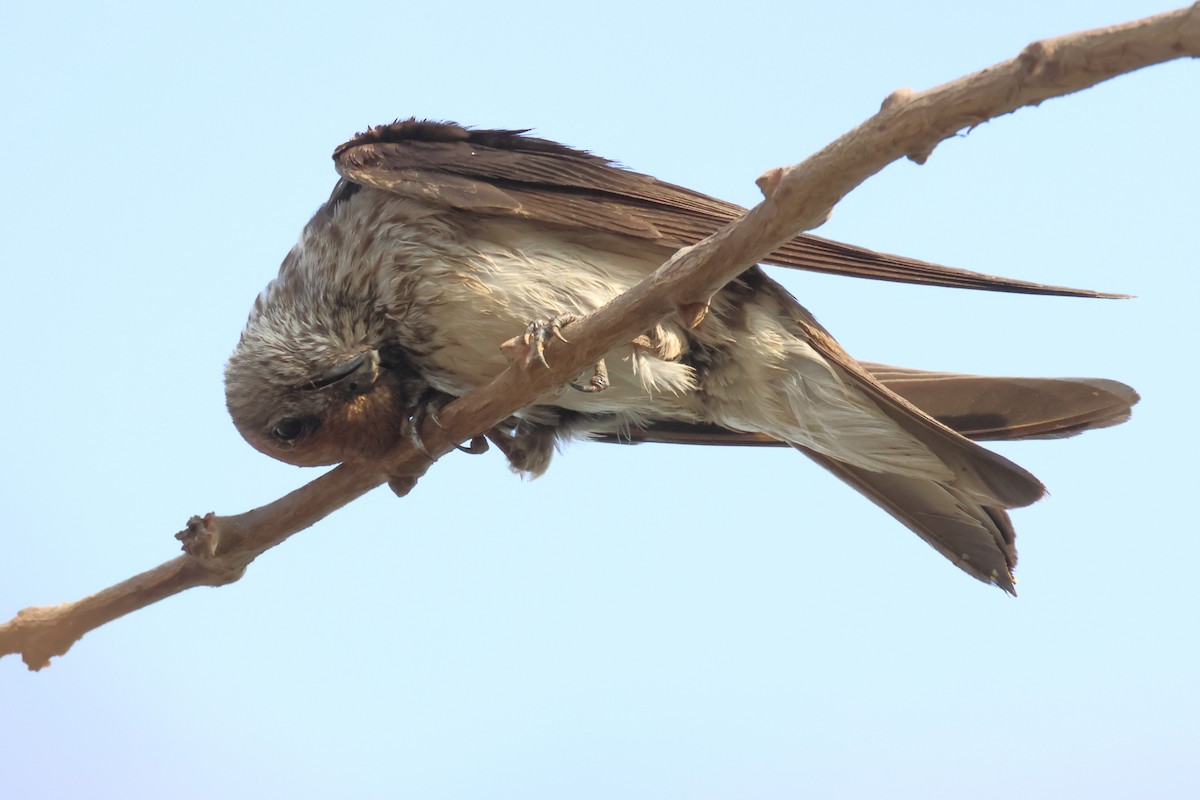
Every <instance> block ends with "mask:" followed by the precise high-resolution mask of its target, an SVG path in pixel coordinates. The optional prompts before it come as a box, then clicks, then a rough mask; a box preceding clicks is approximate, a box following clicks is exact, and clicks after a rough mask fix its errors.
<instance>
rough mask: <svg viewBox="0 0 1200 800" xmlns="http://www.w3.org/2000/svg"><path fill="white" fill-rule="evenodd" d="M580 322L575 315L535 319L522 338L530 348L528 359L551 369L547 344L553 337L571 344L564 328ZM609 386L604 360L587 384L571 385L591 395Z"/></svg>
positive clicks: (599, 363)
mask: <svg viewBox="0 0 1200 800" xmlns="http://www.w3.org/2000/svg"><path fill="white" fill-rule="evenodd" d="M578 321H579V317H577V316H576V315H574V314H559V315H558V316H554V317H550V318H549V319H535V320H534V321H533V322H530V323H529V325H528V326H526V328H525V334H524V335H523V336H522V337H521V340H522V341H523V342H524V343H525V346H526V347H527V348H529V352H528V354H527V356H526V358H527V359H528V360H529V361H530V362H532V361H533V360H534V359H536V360H537V361H539V362H541V365H542V366H543V367H545V368H546V369H550V364H549V363H548V362H547V361H546V343H547V342H549V341H550V339H551V337H553V338H555V339H558V340H559V341H561V342H566V343H569V340H568V339H567V337H565V336H563V328H565V327H567V326H568V325H570V324H571V323H572V322H578ZM608 386H609V381H608V365H607V364H605V363H604V359H600V360H599V361H597V362H596V364H595V366H593V367H592V377H591V379H590V380H589V381H588V382H587V383H586V384H584V385H582V386H581V385H580V384H578V383H571V388H572V389H576V390H578V391H581V392H588V393H589V394H591V393H593V392H603V391H604V390H605V389H607V388H608Z"/></svg>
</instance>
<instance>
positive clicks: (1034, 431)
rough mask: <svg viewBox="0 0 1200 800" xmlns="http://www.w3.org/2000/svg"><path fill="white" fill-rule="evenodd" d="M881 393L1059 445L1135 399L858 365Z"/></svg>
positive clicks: (955, 421) (721, 435)
mask: <svg viewBox="0 0 1200 800" xmlns="http://www.w3.org/2000/svg"><path fill="white" fill-rule="evenodd" d="M860 363H862V366H863V368H864V369H866V370H867V372H869V373H871V375H872V376H873V377H874V378H875V379H876V380H878V381H880V382H881V383H883V385H884V386H886V387H887V388H888V389H890V390H892V391H893V392H895V393H896V394H898V395H900V396H901V397H903V398H904V399H905V400H907V401H908V402H910V403H912V404H913V405H914V406H916V407H917V408H919V409H921V410H922V411H924V412H925V413H926V414H928V415H929V416H931V417H933V418H934V419H936V420H937V421H938V422H940V423H942V424H943V425H945V426H947V427H949V428H953V429H954V430H956V431H958V432H959V433H961V434H962V435H963V436H966V437H967V438H969V439H974V440H976V441H1008V440H1016V439H1061V438H1066V437H1068V436H1075V435H1077V434H1079V433H1082V432H1083V431H1088V430H1094V429H1096V428H1107V427H1109V426H1110V425H1118V424H1120V423H1122V422H1124V421H1125V420H1127V419H1129V415H1130V412H1131V410H1132V408H1133V406H1134V404H1136V403H1137V401H1138V395H1137V392H1135V391H1134V390H1133V389H1132V388H1130V387H1129V386H1126V385H1125V384H1123V383H1119V382H1118V381H1110V380H1104V379H1102V378H1008V377H993V376H988V375H964V374H961V373H956V372H926V371H923V370H918V369H907V368H905V367H892V366H888V365H887V364H874V363H869V362H860ZM593 440H595V441H601V442H610V443H620V444H639V443H642V442H660V443H664V444H707V445H737V446H755V445H758V446H775V447H788V446H789V445H788V444H787V442H781V441H779V440H777V439H772V438H771V437H770V436H765V435H763V434H760V433H739V432H737V431H731V430H727V429H726V428H722V427H720V426H718V425H704V424H689V423H685V422H656V423H654V424H651V425H646V426H644V427H634V428H631V429H628V430H623V431H621V432H619V433H603V434H599V435H596V436H593Z"/></svg>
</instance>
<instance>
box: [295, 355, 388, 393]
mask: <svg viewBox="0 0 1200 800" xmlns="http://www.w3.org/2000/svg"><path fill="white" fill-rule="evenodd" d="M378 379H379V351H377V350H367V351H364V352H362V353H359V354H358V355H356V356H354V357H353V358H350V359H347V360H346V361H343V362H342V363H340V364H336V365H334V366H333V367H331V368H330V369H328V370H326V371H325V372H323V373H321V374H320V375H318V376H317V377H315V378H313V379H312V380H311V381H309V382H308V383H305V384H303V385H301V386H300V388H301V389H323V388H325V387H326V386H332V385H333V384H335V383H342V382H343V381H346V382H348V385H349V388H350V390H351V391H352V392H354V393H355V394H366V393H367V392H369V391H371V387H373V386H374V385H375V381H377V380H378Z"/></svg>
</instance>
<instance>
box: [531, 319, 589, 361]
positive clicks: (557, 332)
mask: <svg viewBox="0 0 1200 800" xmlns="http://www.w3.org/2000/svg"><path fill="white" fill-rule="evenodd" d="M578 319H579V317H577V316H575V315H574V314H560V315H558V316H554V317H550V319H535V320H533V321H532V322H530V323H529V324H528V325H527V326H526V327H525V334H524V335H523V336H522V337H521V341H523V342H524V343H525V346H526V347H528V348H529V353H528V355H527V358H528V359H529V360H530V361H533V360H534V359H535V358H536V359H537V360H538V361H540V362H541V363H542V366H543V367H545V368H546V369H550V364H548V363H547V362H546V342H548V341H550V338H551V337H554V338H555V339H558V340H559V341H561V342H566V341H567V337H565V336H563V334H562V329H563V328H565V327H566V326H568V325H570V324H571V323H572V322H575V321H577V320H578Z"/></svg>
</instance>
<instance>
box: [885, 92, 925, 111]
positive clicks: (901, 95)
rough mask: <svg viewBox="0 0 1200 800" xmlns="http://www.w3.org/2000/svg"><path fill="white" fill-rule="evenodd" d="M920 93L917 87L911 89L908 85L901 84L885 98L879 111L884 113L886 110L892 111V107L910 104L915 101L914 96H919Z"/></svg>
mask: <svg viewBox="0 0 1200 800" xmlns="http://www.w3.org/2000/svg"><path fill="white" fill-rule="evenodd" d="M919 94H920V92H918V91H916V90H915V89H910V88H908V87H907V86H901V87H900V88H899V89H897V90H896V91H894V92H892V93H891V94H889V95H888V96H887V97H885V98H883V104H882V105H880V106H879V111H880V112H881V113H882V112H884V111H891V110H892V109H895V108H899V107H900V106H905V105H908V104H909V103H911V102H912V101H913V98H915V97H917V95H919Z"/></svg>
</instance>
